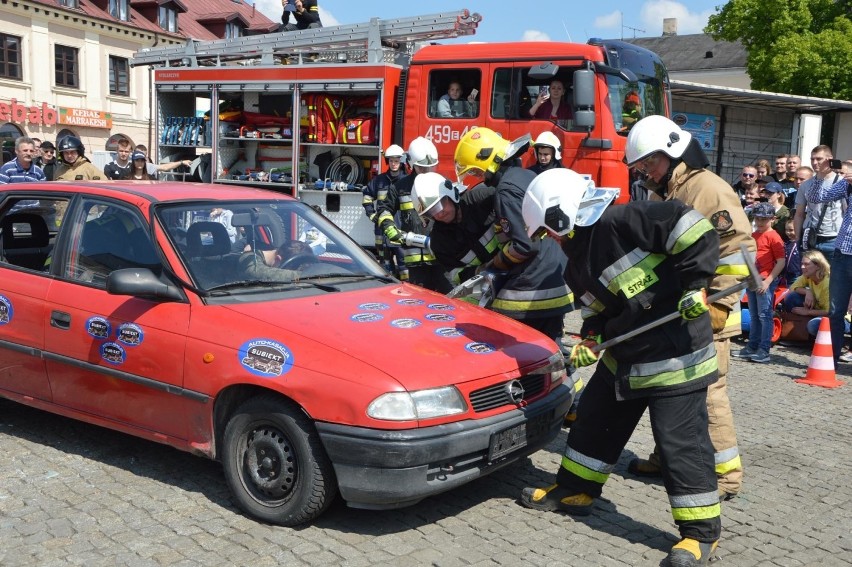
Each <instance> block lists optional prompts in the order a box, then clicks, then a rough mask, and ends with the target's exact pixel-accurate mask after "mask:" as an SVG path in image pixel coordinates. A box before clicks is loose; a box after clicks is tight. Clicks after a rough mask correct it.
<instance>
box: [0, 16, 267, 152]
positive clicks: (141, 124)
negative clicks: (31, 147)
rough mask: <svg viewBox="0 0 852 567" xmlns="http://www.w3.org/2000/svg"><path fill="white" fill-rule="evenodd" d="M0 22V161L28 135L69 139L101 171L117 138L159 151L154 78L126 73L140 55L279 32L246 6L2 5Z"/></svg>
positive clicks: (137, 72)
mask: <svg viewBox="0 0 852 567" xmlns="http://www.w3.org/2000/svg"><path fill="white" fill-rule="evenodd" d="M197 14H201V16H198V15H197ZM0 19H1V20H2V21H3V26H2V28H0V141H2V143H3V148H4V154H7V152H8V151H9V149H10V145H13V144H14V140H15V139H16V138H18V137H19V136H22V135H26V136H30V137H35V138H40V139H42V140H50V141H52V142H54V143H56V142H57V141H58V139H59V138H60V137H62V136H64V135H66V134H72V135H75V136H77V137H79V138H80V139H81V140H82V141H83V144H84V145H85V147H86V153H87V154H88V155H89V156H90V157H93V158H95V159H93V161H95V162H96V163H97V162H98V161H103V160H105V159H107V157H108V155H109V154H108V152H110V151H111V150H114V149H115V147H116V144H117V141H118V140H119V139H121V138H127V139H129V140H130V141H131V142H132V143H133V144H134V145H135V144H144V145H146V146H148V147H149V148H150V147H152V146H153V140H151V139H150V136H151V132H152V131H153V130H154V129H153V128H152V127H151V117H152V116H155V115H156V113H155V112H154V111H153V109H152V107H151V105H152V100H151V96H150V93H151V88H150V84H151V70H150V69H148V68H144V67H138V68H134V67H131V66H130V60H131V58H132V57H133V54H134V53H136V52H137V51H138V50H139V49H143V48H146V47H159V46H169V45H182V44H184V43H185V42H186V40H187V39H198V40H206V39H217V38H224V37H234V36H237V35H250V34H255V33H268V32H270V31H274V30H275V29H276V28H277V24H275V23H274V22H272V21H270V20H269V19H268V18H266V17H265V16H263V15H262V14H261V13H260V12H256V11H255V9H254V7H253V6H251V5H250V4H248V3H246V2H244V1H243V0H238V1H232V0H165V1H163V0H0ZM98 158H100V159H98Z"/></svg>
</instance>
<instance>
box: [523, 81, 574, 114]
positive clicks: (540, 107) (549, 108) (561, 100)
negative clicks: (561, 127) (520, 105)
mask: <svg viewBox="0 0 852 567" xmlns="http://www.w3.org/2000/svg"><path fill="white" fill-rule="evenodd" d="M530 116H532V117H533V118H541V119H544V120H568V119H570V118H571V105H570V103H569V102H568V101H566V100H565V84H564V83H563V82H562V81H560V80H559V79H553V80H552V81H550V86H549V87H542V88H541V89H540V90H539V92H538V98H536V99H535V102H534V103H533V105H532V108H530Z"/></svg>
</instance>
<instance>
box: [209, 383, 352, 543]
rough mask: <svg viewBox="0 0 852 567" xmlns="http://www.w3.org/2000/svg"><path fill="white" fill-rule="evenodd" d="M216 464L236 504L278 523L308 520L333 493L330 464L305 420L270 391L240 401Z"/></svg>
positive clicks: (250, 513)
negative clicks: (221, 471) (223, 470)
mask: <svg viewBox="0 0 852 567" xmlns="http://www.w3.org/2000/svg"><path fill="white" fill-rule="evenodd" d="M223 444H224V451H223V455H222V464H223V467H224V469H225V478H226V480H227V482H228V486H229V487H230V489H231V492H232V493H233V495H234V498H235V499H236V501H237V505H238V506H239V507H240V508H241V509H242V510H244V511H245V512H246V513H247V514H249V515H250V516H253V517H255V518H258V519H260V520H263V521H265V522H269V523H272V524H280V525H282V526H295V525H298V524H303V523H306V522H309V521H311V520H313V519H314V518H316V517H317V516H319V515H320V514H322V513H323V512H324V511H325V509H326V508H328V506H329V505H330V504H331V502H332V501H333V500H334V497H335V495H336V494H337V481H336V479H335V477H334V469H333V468H332V465H331V462H330V461H329V459H328V456H327V455H326V454H325V450H324V449H323V447H322V444H321V442H320V439H319V436H318V435H317V432H316V430H315V429H314V426H313V424H312V423H311V421H310V420H309V419H308V418H307V417H306V416H305V415H304V413H302V412H301V411H300V410H299V408H298V407H296V406H295V405H293V404H292V403H289V402H287V401H284V400H282V399H280V398H277V397H275V396H272V395H265V396H260V397H257V398H252V399H250V400H248V401H246V402H244V403H243V404H242V405H241V406H240V407H239V408H238V409H237V410H236V411H235V412H234V414H233V415H232V416H231V418H230V419H229V420H228V423H227V425H226V427H225V435H224V442H223Z"/></svg>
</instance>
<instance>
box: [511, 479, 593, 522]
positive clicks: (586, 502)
mask: <svg viewBox="0 0 852 567" xmlns="http://www.w3.org/2000/svg"><path fill="white" fill-rule="evenodd" d="M594 500H595V499H594V498H592V497H591V496H589V495H588V494H583V493H579V494H578V493H576V492H571V491H569V490H568V489H567V488H560V486H559V485H558V484H553V485H551V486H548V487H547V488H532V487H530V488H525V489H524V491H523V492H522V493H521V504H522V505H524V506H526V507H527V508H532V509H534V510H542V511H545V512H565V513H567V514H573V515H575V516H587V515H589V513H590V512H591V511H592V502H594Z"/></svg>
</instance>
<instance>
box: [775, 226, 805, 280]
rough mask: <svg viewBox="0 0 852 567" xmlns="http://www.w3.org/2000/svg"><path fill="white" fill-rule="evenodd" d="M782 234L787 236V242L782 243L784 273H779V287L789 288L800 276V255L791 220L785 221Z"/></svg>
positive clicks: (794, 227)
mask: <svg viewBox="0 0 852 567" xmlns="http://www.w3.org/2000/svg"><path fill="white" fill-rule="evenodd" d="M784 233H785V234H786V235H787V241H786V242H784V271H783V272H781V284H780V285H784V286H788V287H789V286H790V284H792V283H793V282H794V281H796V278H798V277H799V276H801V275H802V253H801V251H800V250H799V243H798V242H797V241H796V225H795V222H794V221H793V219H791V218H790V219H787V222H786V223H785V224H784Z"/></svg>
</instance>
